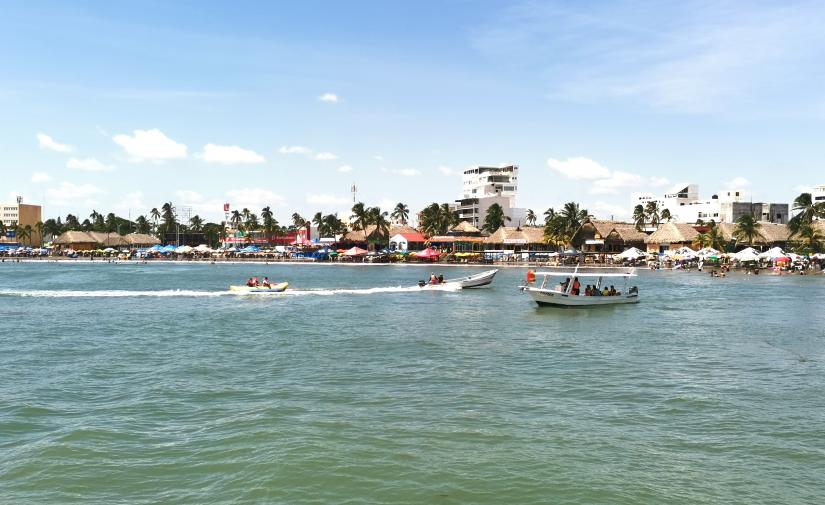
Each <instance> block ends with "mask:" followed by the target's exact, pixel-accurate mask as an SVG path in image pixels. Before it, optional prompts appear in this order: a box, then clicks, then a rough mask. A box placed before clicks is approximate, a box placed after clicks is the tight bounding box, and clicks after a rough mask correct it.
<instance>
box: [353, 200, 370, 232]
mask: <svg viewBox="0 0 825 505" xmlns="http://www.w3.org/2000/svg"><path fill="white" fill-rule="evenodd" d="M350 220H351V223H352V229H353V230H363V229H364V228H366V226H367V209H366V207H364V203H363V202H358V203H356V204H355V205H353V206H352V215H351V216H350Z"/></svg>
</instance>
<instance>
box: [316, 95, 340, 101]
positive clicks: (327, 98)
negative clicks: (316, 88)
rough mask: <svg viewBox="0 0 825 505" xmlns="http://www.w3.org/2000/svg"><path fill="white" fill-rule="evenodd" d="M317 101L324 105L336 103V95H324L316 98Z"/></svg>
mask: <svg viewBox="0 0 825 505" xmlns="http://www.w3.org/2000/svg"><path fill="white" fill-rule="evenodd" d="M318 100H319V101H321V102H326V103H338V95H336V94H335V93H324V94H323V95H321V96H319V97H318Z"/></svg>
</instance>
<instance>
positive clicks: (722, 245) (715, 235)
mask: <svg viewBox="0 0 825 505" xmlns="http://www.w3.org/2000/svg"><path fill="white" fill-rule="evenodd" d="M708 226H710V229H708V231H707V235H708V239H710V247H713V248H714V249H716V250H718V251H724V250H726V249H727V245H728V243H727V242H728V241H727V240H725V237H724V236H723V235H722V231H721V230H720V229H719V227H718V226H716V221H714V220H713V219H711V220H710V223H708Z"/></svg>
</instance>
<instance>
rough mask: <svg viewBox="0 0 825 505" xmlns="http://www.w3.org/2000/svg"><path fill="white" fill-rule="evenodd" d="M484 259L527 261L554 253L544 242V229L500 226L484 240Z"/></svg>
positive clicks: (552, 248) (553, 249)
mask: <svg viewBox="0 0 825 505" xmlns="http://www.w3.org/2000/svg"><path fill="white" fill-rule="evenodd" d="M484 247H485V248H484V251H483V254H484V258H485V259H488V260H502V259H503V260H508V259H514V260H528V259H531V258H533V257H537V256H538V257H542V256H546V255H548V254H551V253H555V247H553V246H551V245H550V244H548V243H547V242H546V241H545V240H544V228H541V227H537V226H524V227H520V226H516V227H511V226H502V227H500V228H499V229H498V230H496V231H495V232H494V233H493V234H492V235H490V236H489V237H486V238H485V239H484Z"/></svg>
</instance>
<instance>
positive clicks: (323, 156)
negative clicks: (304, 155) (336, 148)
mask: <svg viewBox="0 0 825 505" xmlns="http://www.w3.org/2000/svg"><path fill="white" fill-rule="evenodd" d="M314 158H315V159H316V160H318V161H332V160H337V159H338V156H336V155H334V154H332V153H318V154H316V155H315V156H314Z"/></svg>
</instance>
